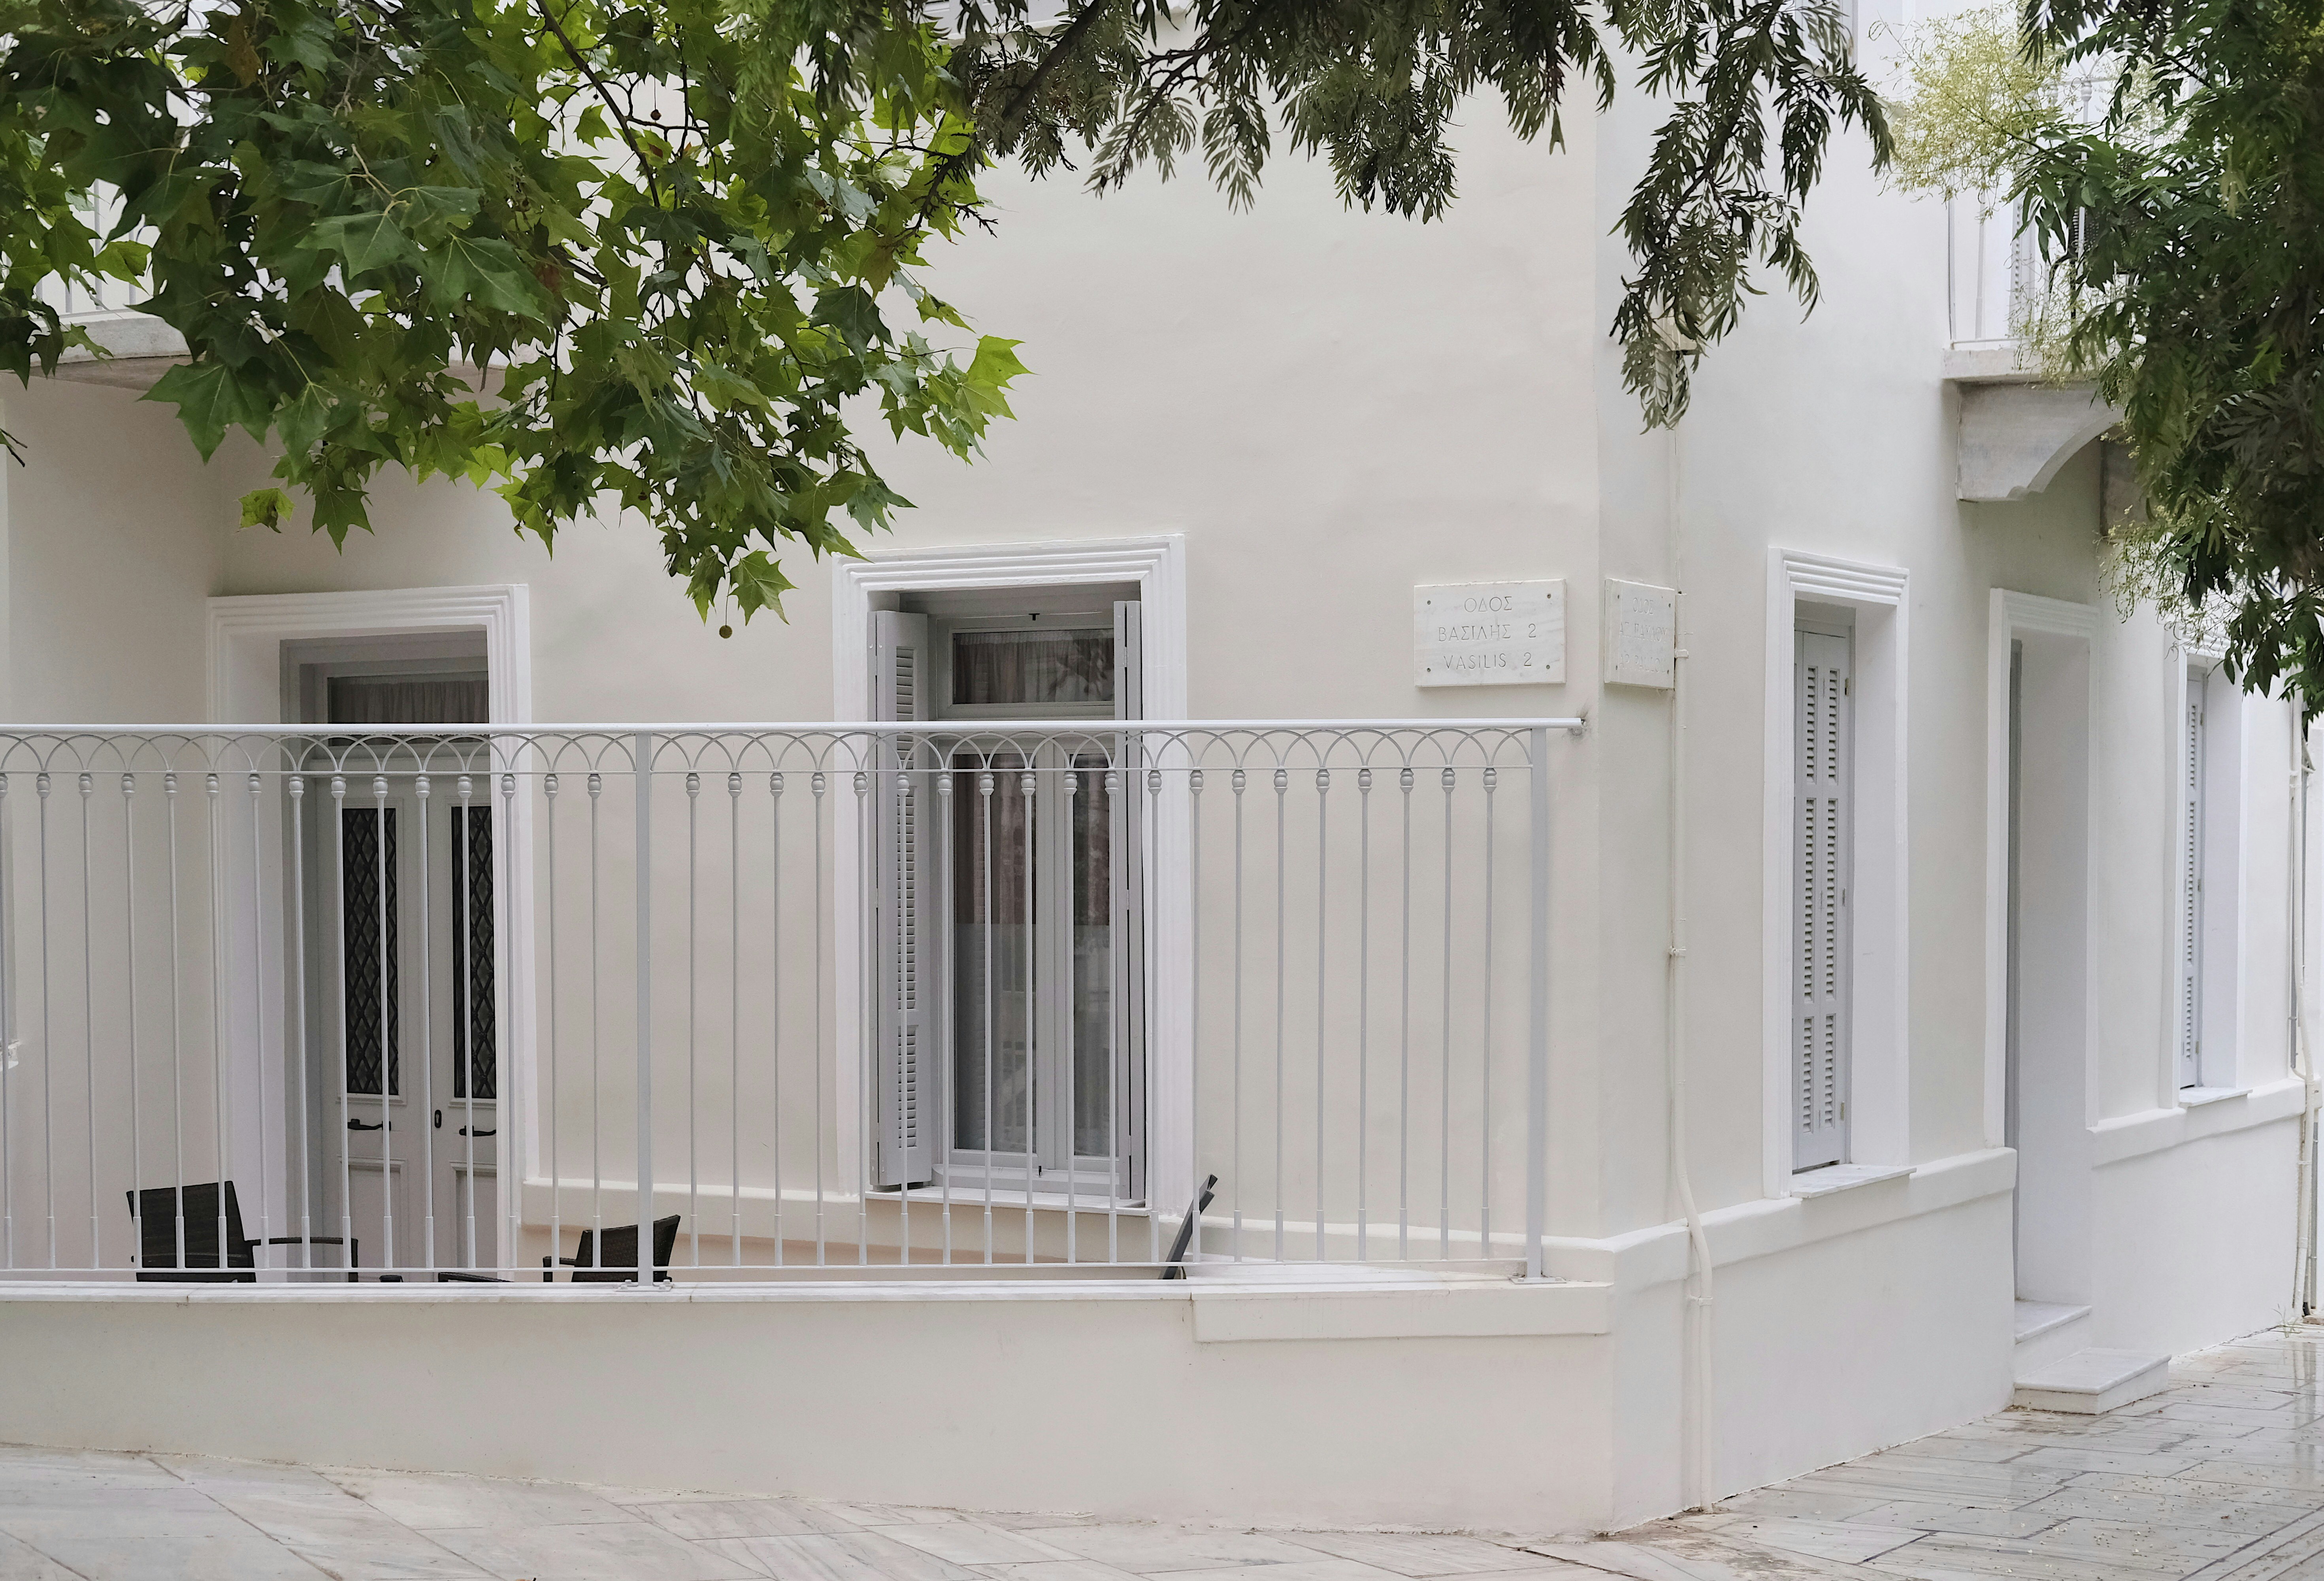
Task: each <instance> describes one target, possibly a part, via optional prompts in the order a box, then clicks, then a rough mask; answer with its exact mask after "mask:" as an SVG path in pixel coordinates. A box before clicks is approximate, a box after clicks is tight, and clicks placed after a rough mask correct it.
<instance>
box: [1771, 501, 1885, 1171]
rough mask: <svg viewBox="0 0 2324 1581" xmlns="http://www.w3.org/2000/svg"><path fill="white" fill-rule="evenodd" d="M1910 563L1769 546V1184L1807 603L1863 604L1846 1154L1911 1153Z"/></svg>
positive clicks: (1785, 1116) (1784, 1056) (1786, 1046)
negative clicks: (1797, 652)
mask: <svg viewBox="0 0 2324 1581" xmlns="http://www.w3.org/2000/svg"><path fill="white" fill-rule="evenodd" d="M1908 582H1909V573H1908V572H1906V571H1905V570H1904V568H1902V567H1898V566H1880V565H1869V564H1865V563H1862V562H1859V561H1855V560H1844V559H1833V558H1831V557H1830V556H1826V555H1817V554H1808V553H1804V552H1803V551H1801V550H1788V549H1784V548H1782V547H1780V546H1773V547H1770V548H1769V550H1768V551H1767V634H1766V645H1767V647H1766V696H1765V701H1764V706H1765V708H1766V743H1765V749H1764V750H1765V761H1764V765H1763V766H1764V772H1765V784H1764V795H1763V799H1762V809H1763V820H1762V824H1763V848H1762V855H1761V868H1760V884H1761V907H1762V916H1761V928H1760V939H1761V957H1762V958H1761V973H1762V987H1761V995H1760V1003H1761V1015H1762V1032H1761V1041H1762V1054H1763V1077H1762V1089H1761V1091H1762V1100H1763V1109H1762V1114H1763V1127H1764V1134H1763V1139H1762V1146H1761V1159H1762V1185H1763V1189H1764V1191H1765V1194H1766V1196H1768V1197H1788V1196H1790V1195H1792V1180H1793V1172H1792V1167H1791V1166H1792V1123H1791V1098H1792V1060H1793V1049H1792V1035H1791V1003H1792V997H1791V980H1792V931H1793V929H1792V907H1793V903H1794V896H1793V872H1792V837H1793V831H1792V810H1793V808H1792V796H1793V786H1792V768H1791V764H1792V751H1793V746H1794V742H1793V738H1792V736H1793V728H1792V670H1793V664H1794V639H1793V634H1792V633H1793V630H1794V617H1795V614H1796V611H1797V609H1798V606H1800V605H1801V604H1803V603H1808V604H1831V605H1840V606H1843V607H1845V608H1848V609H1849V610H1852V611H1854V612H1855V615H1856V654H1855V666H1856V668H1855V679H1856V716H1855V718H1856V725H1855V728H1856V763H1855V765H1854V768H1855V774H1856V779H1855V840H1854V846H1855V849H1854V852H1853V872H1854V894H1853V895H1852V896H1851V901H1852V909H1853V911H1854V918H1853V925H1854V933H1853V937H1852V938H1851V941H1850V951H1849V956H1850V966H1851V968H1852V970H1853V972H1854V984H1853V994H1854V999H1853V1004H1852V1011H1851V1016H1850V1027H1849V1031H1850V1039H1849V1091H1850V1098H1849V1144H1850V1156H1849V1160H1847V1161H1848V1162H1850V1163H1856V1164H1907V1163H1910V1162H1911V1161H1912V1160H1911V1156H1910V1155H1911V1151H1912V1147H1911V1144H1912V1130H1911V1112H1910V1107H1909V1105H1910V1098H1911V1092H1910V1064H1909V1056H1910V1022H1909V1019H1908V1018H1909V1012H1910V1003H1909V993H1908V989H1909V982H1908V975H1907V974H1908V961H1909V957H1908V955H1907V948H1908V944H1909V938H1910V934H1909V899H1910V897H1909V894H1908V890H1907V878H1908V872H1909V862H1908V855H1909V854H1908V850H1907V840H1908V837H1909V833H1910V830H1909V826H1908V823H1907V820H1906V817H1905V809H1906V802H1905V793H1906V788H1907V784H1908V781H1907V778H1906V773H1905V770H1906V743H1907V740H1908V736H1907V732H1906V729H1905V699H1906V698H1907V697H1908V696H1909V692H1908V689H1907V686H1906V658H1907V654H1908V652H1909V646H1908V644H1907V642H1906V623H1907V616H1908V612H1909V604H1908V602H1907V598H1906V592H1907V587H1908Z"/></svg>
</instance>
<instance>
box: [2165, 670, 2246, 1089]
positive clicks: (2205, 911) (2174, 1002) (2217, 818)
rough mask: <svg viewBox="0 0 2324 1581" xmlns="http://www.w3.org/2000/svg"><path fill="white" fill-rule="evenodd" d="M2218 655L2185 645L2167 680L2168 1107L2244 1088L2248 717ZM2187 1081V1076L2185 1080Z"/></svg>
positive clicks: (2166, 1041) (2166, 1071) (2166, 1080)
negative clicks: (2191, 788)
mask: <svg viewBox="0 0 2324 1581" xmlns="http://www.w3.org/2000/svg"><path fill="white" fill-rule="evenodd" d="M2223 657H2224V655H2222V654H2221V653H2220V652H2218V651H2216V650H2211V649H2206V648H2201V647H2196V646H2186V647H2181V648H2176V649H2173V650H2172V675H2173V678H2174V679H2175V680H2176V681H2177V683H2178V684H2177V686H2176V687H2175V688H2174V689H2172V693H2173V695H2174V697H2175V707H2173V709H2172V731H2171V733H2170V741H2171V748H2172V752H2171V768H2170V787H2171V794H2170V799H2169V804H2170V808H2171V837H2170V849H2171V906H2172V926H2171V927H2170V928H2169V929H2168V930H2167V932H2168V934H2169V937H2170V940H2171V960H2170V971H2169V975H2168V976H2167V978H2166V979H2165V980H2166V982H2167V983H2168V984H2169V985H2170V986H2169V991H2168V992H2169V999H2170V1004H2169V1010H2170V1014H2169V1017H2168V1019H2167V1021H2166V1022H2165V1026H2164V1034H2163V1044H2164V1067H2163V1069H2164V1077H2163V1080H2164V1088H2165V1091H2166V1092H2167V1093H2168V1094H2169V1097H2168V1098H2167V1099H2166V1102H2167V1103H2172V1104H2184V1103H2186V1102H2188V1101H2189V1100H2190V1099H2199V1098H2201V1097H2202V1096H2205V1095H2208V1094H2213V1093H2220V1092H2232V1091H2236V1090H2239V1089H2240V1086H2241V1085H2242V1083H2241V1079H2240V1064H2241V1059H2240V1051H2241V1043H2242V1038H2241V1035H2240V1034H2241V1021H2242V1015H2241V1012H2242V1008H2243V997H2244V994H2243V990H2244V967H2245V962H2246V949H2245V948H2244V946H2245V939H2244V921H2245V919H2244V905H2243V873H2244V843H2245V833H2246V825H2247V823H2248V819H2247V818H2246V807H2245V791H2246V786H2247V784H2248V781H2249V778H2250V777H2249V775H2248V774H2247V773H2246V772H2245V771H2246V764H2245V762H2244V756H2245V745H2246V736H2247V734H2248V732H2247V728H2246V727H2247V726H2248V724H2249V719H2248V717H2247V712H2246V708H2245V706H2244V705H2245V701H2246V699H2245V696H2244V693H2243V690H2242V689H2241V688H2239V687H2237V686H2236V684H2235V682H2234V681H2232V680H2229V679H2228V678H2227V674H2226V672H2225V671H2224V670H2222V668H2221V666H2220V661H2221V659H2222V658H2223ZM2198 706H2199V707H2201V709H2202V712H2203V722H2202V725H2201V741H2200V742H2199V750H2200V754H2201V755H2200V758H2199V762H2198V764H2197V768H2198V772H2199V776H2200V779H2199V790H2198V795H2197V802H2198V808H2199V814H2200V822H2199V826H2198V827H2196V828H2195V829H2194V830H2193V831H2192V833H2193V834H2194V836H2195V838H2196V848H2195V851H2194V852H2193V854H2192V862H2193V865H2194V867H2195V870H2196V876H2197V881H2198V883H2199V885H2200V893H2199V898H2198V899H2197V901H2196V902H2195V903H2194V905H2193V906H2192V907H2191V908H2190V906H2189V905H2188V904H2187V901H2186V899H2185V895H2184V892H2183V891H2182V889H2181V875H2182V874H2185V873H2186V872H2187V870H2188V866H2189V864H2190V852H2189V850H2188V841H2189V836H2190V828H2189V825H2188V820H2187V796H2188V787H2187V783H2186V781H2185V779H2184V777H2183V776H2184V774H2185V771H2186V766H2187V763H2188V754H2189V752H2190V740H2189V737H2190V735H2191V734H2192V733H2193V732H2194V731H2195V730H2196V728H2197V726H2196V723H2195V715H2194V711H2195V709H2196V708H2197V707H2198ZM2190 920H2191V921H2192V923H2193V924H2194V925H2195V926H2196V927H2197V928H2199V929H2200V931H2199V934H2198V935H2197V937H2196V938H2195V939H2194V941H2193V942H2194V947H2195V980H2194V985H2193V986H2194V1000H2195V1003H2194V1011H2195V1028H2194V1031H2195V1035H2196V1048H2195V1049H2194V1050H2193V1052H2192V1055H2191V1058H2190V1053H2189V1051H2188V1049H2186V1046H2185V1042H2184V1036H2185V1028H2186V1018H2187V1013H2188V1004H2187V997H2188V994H2187V986H2186V984H2185V980H2184V977H2183V975H2182V973H2181V962H2182V961H2183V960H2184V959H2185V957H2186V952H2187V949H2188V945H2189V938H2188V928H2189V925H2190ZM2190 1077H2191V1079H2190Z"/></svg>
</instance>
